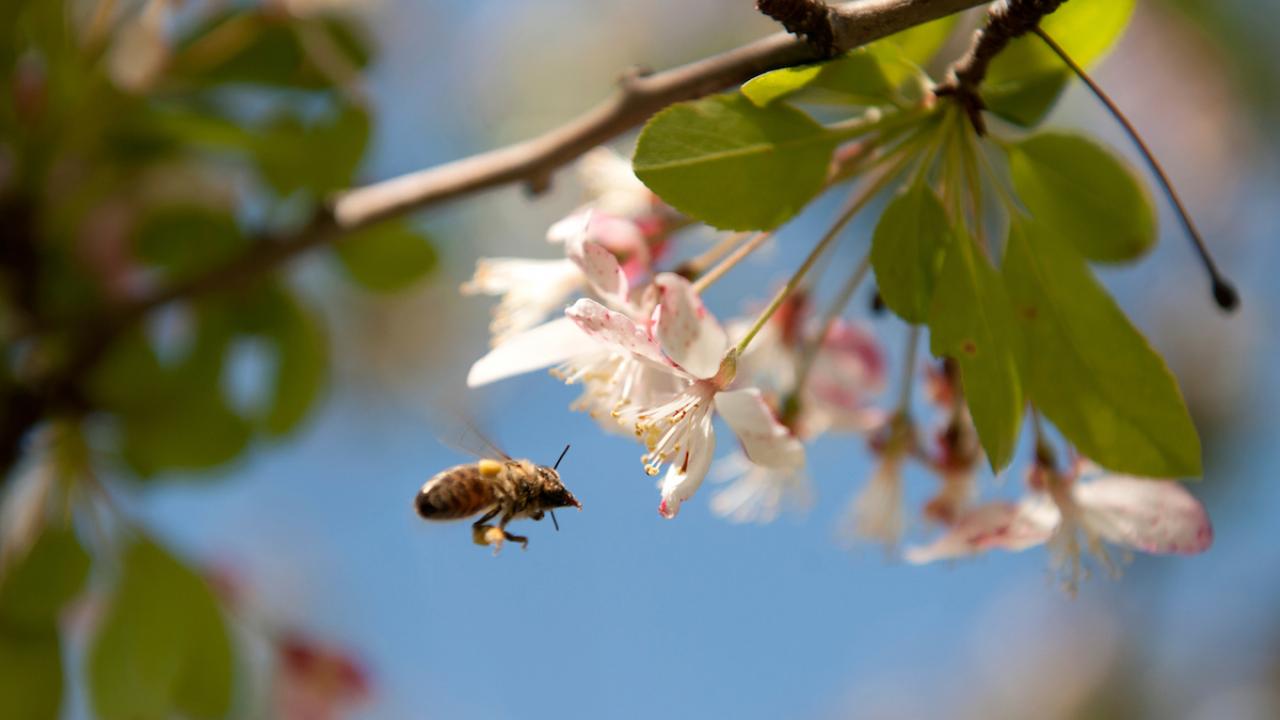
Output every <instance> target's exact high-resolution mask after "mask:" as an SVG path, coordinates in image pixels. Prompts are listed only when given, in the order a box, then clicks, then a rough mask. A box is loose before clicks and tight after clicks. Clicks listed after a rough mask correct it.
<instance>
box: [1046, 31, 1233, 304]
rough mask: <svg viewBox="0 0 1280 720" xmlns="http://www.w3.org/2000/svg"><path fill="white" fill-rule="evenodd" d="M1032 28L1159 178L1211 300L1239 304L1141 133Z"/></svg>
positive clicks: (1053, 44) (1050, 40) (1058, 47)
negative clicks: (1197, 258)
mask: <svg viewBox="0 0 1280 720" xmlns="http://www.w3.org/2000/svg"><path fill="white" fill-rule="evenodd" d="M1032 32H1034V33H1035V34H1036V35H1037V36H1039V38H1040V39H1041V40H1043V41H1044V44H1045V45H1048V46H1049V49H1050V50H1052V51H1053V52H1054V53H1055V54H1057V56H1058V57H1059V58H1061V59H1062V62H1064V63H1066V65H1067V67H1069V68H1071V72H1073V73H1075V74H1076V76H1077V77H1079V78H1080V79H1081V80H1082V81H1084V84H1085V85H1087V86H1088V87H1089V90H1090V91H1091V92H1092V93H1093V94H1094V97H1096V98H1098V100H1099V101H1100V102H1101V103H1102V104H1103V105H1104V106H1105V107H1106V108H1107V111H1108V112H1110V113H1111V116H1112V117H1114V118H1115V119H1116V121H1117V122H1119V123H1120V126H1121V127H1123V128H1124V131H1125V132H1126V133H1128V135H1129V139H1130V140H1132V141H1133V144H1134V145H1137V146H1138V151H1139V152H1140V153H1142V157H1143V159H1144V160H1146V161H1147V167H1149V168H1151V172H1152V174H1154V175H1155V176H1156V180H1158V181H1159V183H1160V186H1161V188H1163V189H1164V193H1165V195H1166V196H1167V197H1168V198H1169V202H1171V203H1172V204H1173V207H1174V209H1176V210H1177V212H1178V219H1179V220H1181V221H1182V227H1183V228H1185V229H1186V231H1187V235H1188V236H1189V237H1190V238H1191V244H1192V245H1193V246H1194V247H1195V249H1196V252H1197V253H1198V254H1199V255H1200V261H1201V262H1203V263H1204V267H1205V270H1206V271H1207V272H1208V273H1209V280H1210V281H1211V282H1212V289H1213V300H1214V302H1216V303H1217V304H1218V307H1220V308H1222V309H1223V310H1228V311H1229V310H1235V309H1236V307H1237V306H1239V304H1240V295H1239V294H1238V293H1237V292H1236V289H1235V287H1234V286H1232V284H1231V282H1230V281H1228V280H1227V279H1226V278H1225V277H1223V275H1222V273H1220V272H1219V271H1218V266H1217V264H1215V263H1214V262H1213V258H1212V257H1211V256H1210V255H1209V249H1208V247H1206V246H1205V243H1204V238H1203V237H1201V236H1200V231H1199V230H1197V229H1196V226H1195V223H1193V222H1192V221H1191V214H1190V213H1188V212H1187V208H1186V207H1185V206H1184V205H1183V204H1182V199H1181V198H1180V197H1178V192H1177V191H1176V190H1174V189H1173V183H1171V182H1169V178H1168V176H1167V175H1165V173H1164V168H1162V167H1161V166H1160V162H1159V161H1158V160H1156V156H1155V154H1154V153H1152V152H1151V149H1150V148H1148V147H1147V144H1146V142H1144V141H1143V140H1142V136H1141V135H1139V134H1138V131H1137V129H1136V128H1134V127H1133V123H1131V122H1129V118H1128V117H1126V116H1125V114H1124V113H1123V112H1121V110H1120V108H1119V106H1117V105H1116V104H1115V102H1114V101H1112V99H1111V97H1110V96H1109V95H1107V93H1106V92H1105V91H1103V89H1102V88H1101V87H1100V86H1099V85H1098V84H1097V83H1096V82H1094V81H1093V78H1091V77H1089V74H1088V73H1087V72H1085V70H1084V68H1082V67H1080V66H1079V65H1078V64H1077V63H1076V61H1075V60H1072V59H1071V56H1070V55H1068V54H1067V51H1066V50H1064V49H1062V46H1061V45H1059V44H1058V43H1056V42H1054V40H1053V38H1051V37H1049V34H1048V33H1046V32H1045V31H1044V30H1041V29H1040V28H1039V27H1036V28H1033V29H1032Z"/></svg>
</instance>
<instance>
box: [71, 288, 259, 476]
mask: <svg viewBox="0 0 1280 720" xmlns="http://www.w3.org/2000/svg"><path fill="white" fill-rule="evenodd" d="M196 323H197V325H196V331H195V341H194V343H193V345H192V347H191V348H190V350H189V351H188V352H187V354H186V356H185V357H184V358H183V359H182V360H181V361H180V362H179V363H178V364H177V366H175V367H165V366H163V365H161V364H160V363H159V361H158V360H157V359H156V355H155V351H154V350H153V349H152V348H151V345H150V343H149V342H148V341H147V339H146V337H145V336H144V335H142V334H141V333H134V334H131V335H129V336H126V337H125V338H123V339H122V340H121V341H120V342H118V343H117V344H116V345H117V347H115V348H113V350H112V352H111V353H109V354H108V356H107V358H105V361H104V363H103V366H102V367H101V368H100V369H99V370H98V372H97V373H95V376H94V378H93V381H92V383H91V387H92V388H93V391H94V395H95V397H97V398H99V399H100V401H101V402H102V403H103V406H104V407H106V408H108V409H111V410H113V411H115V412H116V414H117V416H118V417H119V420H120V428H121V433H122V436H121V439H120V444H121V453H122V455H123V456H124V459H125V461H126V462H127V463H128V464H129V466H130V468H131V469H132V470H133V471H134V472H135V473H137V474H138V475H139V476H142V477H149V476H152V475H155V474H157V473H160V472H163V471H168V470H199V469H205V468H210V467H214V466H217V465H221V464H222V463H225V462H227V461H229V460H232V459H234V458H235V457H236V456H238V455H239V454H240V453H241V452H243V451H244V450H245V448H247V447H248V444H249V439H250V436H251V430H252V427H251V425H250V423H249V422H248V421H246V420H245V419H244V418H242V417H240V416H239V415H237V414H236V413H235V412H234V411H233V410H232V409H231V407H230V406H229V404H228V403H227V398H226V396H225V394H224V392H223V386H222V371H223V366H224V361H225V359H226V354H227V350H228V348H229V346H230V344H231V341H232V340H233V339H234V330H235V327H234V324H233V322H232V318H231V317H229V316H228V314H227V313H226V311H225V310H224V309H219V308H216V307H214V306H212V305H211V304H206V305H204V306H202V307H200V308H199V310H198V311H197V313H196Z"/></svg>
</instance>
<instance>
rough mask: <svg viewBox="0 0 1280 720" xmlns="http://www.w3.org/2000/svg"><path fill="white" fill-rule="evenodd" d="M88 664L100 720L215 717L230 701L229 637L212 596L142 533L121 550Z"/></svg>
mask: <svg viewBox="0 0 1280 720" xmlns="http://www.w3.org/2000/svg"><path fill="white" fill-rule="evenodd" d="M87 669H88V681H89V683H88V684H89V694H90V698H91V700H92V704H93V709H94V712H95V713H96V714H97V716H98V717H101V718H103V719H104V720H115V719H116V718H121V719H128V720H133V719H134V718H163V717H174V716H179V715H180V716H186V717H191V718H218V717H224V716H226V715H227V713H228V712H229V710H230V708H231V696H232V674H233V668H232V653H231V642H230V640H229V638H228V637H227V629H226V626H225V623H224V621H223V618H222V613H221V612H220V611H219V609H218V604H217V601H216V600H215V599H214V597H213V594H212V593H211V592H210V591H209V588H208V586H207V585H206V584H205V582H204V580H202V579H201V578H200V577H199V576H198V575H196V574H195V573H193V572H191V571H190V570H188V569H187V568H186V567H184V566H183V565H182V564H181V563H180V562H178V561H177V560H176V559H174V558H173V557H172V556H171V555H169V554H168V553H167V552H165V551H164V550H163V549H162V548H160V547H159V546H157V545H155V544H154V543H152V542H150V541H147V540H142V541H139V542H136V543H134V544H133V545H132V546H130V547H129V549H128V551H127V552H126V553H125V555H124V570H123V575H122V577H121V578H120V583H119V586H118V587H117V588H116V592H115V596H114V597H113V598H112V601H111V605H110V607H109V608H108V610H107V613H106V616H105V617H104V618H103V622H102V625H101V627H100V628H99V630H98V633H97V636H96V637H94V638H93V640H92V642H91V645H90V648H89V653H88V668H87Z"/></svg>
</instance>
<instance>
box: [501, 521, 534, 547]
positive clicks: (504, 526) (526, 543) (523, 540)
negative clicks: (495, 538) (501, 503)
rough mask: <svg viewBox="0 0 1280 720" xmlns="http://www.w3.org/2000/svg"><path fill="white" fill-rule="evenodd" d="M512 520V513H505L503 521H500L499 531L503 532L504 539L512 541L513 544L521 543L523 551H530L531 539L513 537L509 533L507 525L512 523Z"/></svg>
mask: <svg viewBox="0 0 1280 720" xmlns="http://www.w3.org/2000/svg"><path fill="white" fill-rule="evenodd" d="M511 518H512V513H505V514H504V515H503V516H502V520H500V521H498V528H497V529H498V530H499V531H501V532H502V537H504V538H506V539H507V540H510V541H511V542H518V543H520V549H521V550H528V549H529V538H527V537H524V536H523V535H513V534H511V533H509V532H507V523H509V522H511Z"/></svg>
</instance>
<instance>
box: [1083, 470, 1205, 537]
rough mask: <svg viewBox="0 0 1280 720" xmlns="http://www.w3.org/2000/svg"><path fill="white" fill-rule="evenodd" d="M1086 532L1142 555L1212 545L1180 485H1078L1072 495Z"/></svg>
mask: <svg viewBox="0 0 1280 720" xmlns="http://www.w3.org/2000/svg"><path fill="white" fill-rule="evenodd" d="M1072 495H1073V497H1074V498H1075V501H1076V503H1077V504H1078V505H1079V506H1080V509H1081V511H1082V513H1083V514H1084V521H1085V523H1087V525H1088V527H1089V528H1090V529H1091V530H1093V531H1095V532H1097V533H1098V534H1099V535H1100V536H1102V537H1103V538H1104V539H1106V540H1107V541H1109V542H1112V543H1115V544H1117V545H1124V546H1125V547H1130V548H1133V549H1135V550H1141V551H1142V552H1148V553H1157V554H1162V555H1163V554H1171V553H1176V554H1182V555H1191V554H1195V553H1199V552H1204V551H1205V550H1207V549H1208V548H1209V546H1210V545H1211V544H1213V525H1212V524H1210V522H1209V515H1208V513H1206V512H1205V510H1204V506H1203V505H1201V504H1200V501H1199V500H1196V499H1195V497H1194V496H1193V495H1192V494H1191V493H1190V492H1188V491H1187V489H1186V488H1185V487H1183V486H1182V485H1181V484H1180V483H1177V482H1173V481H1171V480H1148V479H1145V478H1135V477H1127V476H1123V475H1104V476H1102V477H1100V478H1098V479H1096V480H1092V481H1089V482H1080V483H1078V484H1077V485H1076V486H1075V487H1074V488H1073V490H1072Z"/></svg>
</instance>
